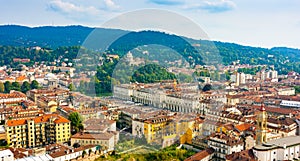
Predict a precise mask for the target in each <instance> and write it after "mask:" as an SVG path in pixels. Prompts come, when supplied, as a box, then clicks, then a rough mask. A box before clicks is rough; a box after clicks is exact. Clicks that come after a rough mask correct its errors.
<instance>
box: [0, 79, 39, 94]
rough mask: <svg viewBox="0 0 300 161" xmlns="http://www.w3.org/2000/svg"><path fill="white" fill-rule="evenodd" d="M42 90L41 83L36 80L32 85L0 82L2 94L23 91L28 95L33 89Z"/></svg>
mask: <svg viewBox="0 0 300 161" xmlns="http://www.w3.org/2000/svg"><path fill="white" fill-rule="evenodd" d="M38 88H40V85H39V83H38V82H37V81H36V80H33V81H31V83H29V82H27V81H25V82H23V83H22V84H20V83H19V82H12V83H11V82H9V81H6V82H4V83H3V82H0V93H9V92H10V91H11V90H15V91H21V92H23V93H26V92H27V91H29V90H31V89H38Z"/></svg>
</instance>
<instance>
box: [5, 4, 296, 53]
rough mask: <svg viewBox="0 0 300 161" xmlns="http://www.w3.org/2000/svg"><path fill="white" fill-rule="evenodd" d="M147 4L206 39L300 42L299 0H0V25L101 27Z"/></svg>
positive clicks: (272, 44) (257, 43)
mask: <svg viewBox="0 0 300 161" xmlns="http://www.w3.org/2000/svg"><path fill="white" fill-rule="evenodd" d="M149 8H151V9H161V10H168V11H171V12H175V13H177V14H179V15H181V16H184V17H186V18H188V19H190V20H191V21H193V22H195V23H196V24H197V25H199V26H200V27H201V29H202V30H203V31H204V32H205V33H206V34H207V35H208V37H209V38H210V39H211V40H216V41H224V42H233V43H238V44H242V45H250V46H256V47H266V48H271V47H278V46H279V47H282V46H285V47H293V48H300V41H299V40H298V39H299V38H300V9H299V8H300V1H299V0H251V1H250V0H0V25H7V24H17V25H24V26H52V25H53V26H66V25H83V26H90V27H101V26H102V24H103V23H105V22H107V21H109V20H111V19H112V18H114V17H116V16H119V15H122V14H124V13H128V12H131V11H135V10H142V9H149Z"/></svg>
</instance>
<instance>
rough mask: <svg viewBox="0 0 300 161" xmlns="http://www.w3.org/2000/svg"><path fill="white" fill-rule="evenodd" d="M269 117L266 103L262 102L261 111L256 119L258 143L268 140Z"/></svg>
mask: <svg viewBox="0 0 300 161" xmlns="http://www.w3.org/2000/svg"><path fill="white" fill-rule="evenodd" d="M267 119H268V114H267V112H266V109H265V106H264V104H263V103H261V107H260V112H259V114H258V115H257V119H256V122H257V125H256V144H262V143H265V142H266V141H267Z"/></svg>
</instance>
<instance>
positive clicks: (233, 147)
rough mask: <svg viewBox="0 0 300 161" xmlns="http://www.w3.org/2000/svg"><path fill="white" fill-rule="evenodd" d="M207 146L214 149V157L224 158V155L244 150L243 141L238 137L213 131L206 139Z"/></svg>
mask: <svg viewBox="0 0 300 161" xmlns="http://www.w3.org/2000/svg"><path fill="white" fill-rule="evenodd" d="M208 146H209V147H211V148H213V149H214V150H215V156H214V158H218V159H217V160H225V156H226V155H228V154H232V153H236V152H240V151H242V150H244V141H243V140H242V139H241V138H239V137H233V136H228V135H226V134H223V133H214V134H212V135H211V136H210V138H209V140H208Z"/></svg>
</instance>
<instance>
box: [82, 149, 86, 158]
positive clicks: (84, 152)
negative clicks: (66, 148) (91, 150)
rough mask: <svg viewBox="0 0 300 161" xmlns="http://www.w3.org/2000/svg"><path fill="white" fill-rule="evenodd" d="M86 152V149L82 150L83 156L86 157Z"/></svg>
mask: <svg viewBox="0 0 300 161" xmlns="http://www.w3.org/2000/svg"><path fill="white" fill-rule="evenodd" d="M85 154H86V151H85V150H83V152H82V158H84V156H85Z"/></svg>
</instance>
